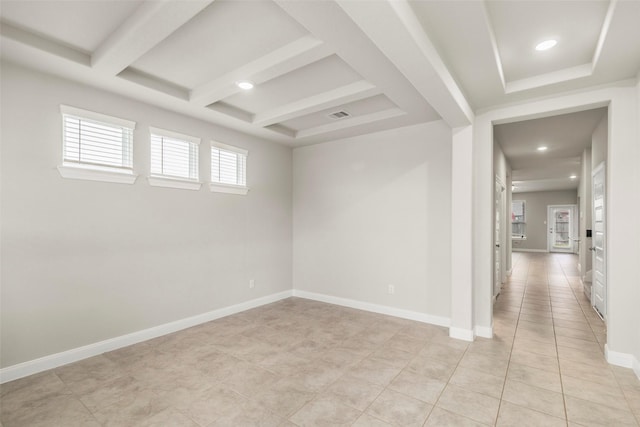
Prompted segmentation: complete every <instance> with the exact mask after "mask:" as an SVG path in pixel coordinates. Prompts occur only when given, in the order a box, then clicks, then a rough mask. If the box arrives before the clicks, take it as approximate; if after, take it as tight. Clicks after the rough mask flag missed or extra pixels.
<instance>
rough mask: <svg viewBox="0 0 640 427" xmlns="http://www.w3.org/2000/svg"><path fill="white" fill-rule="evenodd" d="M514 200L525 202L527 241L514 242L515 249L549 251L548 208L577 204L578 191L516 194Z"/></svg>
mask: <svg viewBox="0 0 640 427" xmlns="http://www.w3.org/2000/svg"><path fill="white" fill-rule="evenodd" d="M512 197H513V200H524V201H525V222H526V234H527V238H526V239H525V240H513V249H514V250H516V251H517V250H518V249H533V250H543V251H546V250H547V234H548V231H549V230H548V227H547V224H546V222H547V206H549V205H575V204H577V192H576V190H564V191H535V192H529V193H514V194H513V196H512Z"/></svg>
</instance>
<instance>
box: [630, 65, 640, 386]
mask: <svg viewBox="0 0 640 427" xmlns="http://www.w3.org/2000/svg"><path fill="white" fill-rule="evenodd" d="M636 124H637V129H636V142H640V72H638V77H637V83H636ZM639 164H640V150H636V165H639ZM635 188H636V189H638V188H640V170H639V169H638V168H635ZM635 196H636V201H635V204H636V209H638V210H640V191H636V192H635ZM635 242H636V248H635V253H636V254H638V255H640V227H637V228H636V238H635ZM638 276H640V274H638ZM638 278H640V277H638ZM631 298H632V299H633V301H640V286H636V287H635V295H633V296H632V297H631ZM635 315H636V316H635V320H634V321H633V322H634V324H635V325H640V310H635ZM633 356H634V359H635V360H634V361H633V369H634V371H635V372H636V375H637V376H638V378H640V328H636V336H635V349H634V351H633Z"/></svg>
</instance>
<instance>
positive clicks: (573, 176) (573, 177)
mask: <svg viewBox="0 0 640 427" xmlns="http://www.w3.org/2000/svg"><path fill="white" fill-rule="evenodd" d="M577 177H578V176H577V175H571V176H570V177H569V179H576V178H577Z"/></svg>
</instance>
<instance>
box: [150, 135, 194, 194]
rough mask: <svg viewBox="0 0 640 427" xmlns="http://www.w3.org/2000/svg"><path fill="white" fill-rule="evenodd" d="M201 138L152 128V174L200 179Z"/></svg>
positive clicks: (191, 179) (192, 179)
mask: <svg viewBox="0 0 640 427" xmlns="http://www.w3.org/2000/svg"><path fill="white" fill-rule="evenodd" d="M199 143H200V139H198V138H194V137H191V136H187V135H181V134H178V133H175V132H171V131H166V130H163V129H157V128H151V175H152V176H160V177H167V178H174V179H185V180H190V181H198V179H199V174H198V144H199Z"/></svg>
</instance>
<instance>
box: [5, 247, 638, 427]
mask: <svg viewBox="0 0 640 427" xmlns="http://www.w3.org/2000/svg"><path fill="white" fill-rule="evenodd" d="M495 333H496V337H495V338H494V339H493V340H487V339H477V340H476V341H475V342H473V343H471V344H468V343H465V342H462V341H457V340H453V339H450V338H448V337H447V330H446V329H445V328H441V327H436V326H430V325H425V324H420V323H417V322H412V321H407V320H401V319H397V318H391V317H387V316H382V315H377V314H372V313H367V312H362V311H358V310H352V309H348V308H343V307H337V306H332V305H329V304H323V303H318V302H313V301H307V300H302V299H296V298H292V299H288V300H284V301H281V302H278V303H275V304H271V305H268V306H264V307H261V308H258V309H254V310H250V311H247V312H244V313H240V314H237V315H234V316H230V317H226V318H223V319H219V320H217V321H214V322H210V323H207V324H204V325H201V326H198V327H195V328H191V329H188V330H185V331H182V332H179V333H175V334H172V335H169V336H165V337H161V338H158V339H155V340H152V341H148V342H145V343H142V344H138V345H135V346H132V347H128V348H124V349H121V350H117V351H114V352H111V353H106V354H104V355H101V356H97V357H93V358H91V359H87V360H84V361H81V362H78V363H74V364H71V365H67V366H64V367H61V368H58V369H54V370H52V371H48V372H43V373H41V374H37V375H34V376H31V377H28V378H24V379H21V380H17V381H14V382H11V383H7V384H5V385H3V386H2V387H1V393H2V406H1V409H2V414H1V420H2V426H4V427H10V426H64V427H72V426H83V427H84V426H99V425H105V426H128V425H135V426H163V427H164V426H194V427H197V426H212V427H213V426H233V427H236V426H253V425H259V426H278V425H281V426H316V425H317V426H333V425H345V426H349V425H352V426H386V425H403V426H422V425H424V426H480V425H499V426H545V427H546V426H556V425H558V426H567V425H570V426H578V425H586V426H588V425H605V426H613V425H616V426H618V425H636V426H637V425H638V420H640V381H638V379H637V378H636V377H635V376H634V374H633V373H632V371H631V370H628V369H622V368H616V367H611V366H609V365H608V364H607V363H606V362H605V361H604V357H603V355H602V345H603V343H604V341H605V328H604V326H603V323H602V322H601V321H600V319H599V318H598V317H597V316H596V315H595V314H594V312H593V311H592V310H591V309H590V308H589V305H588V302H587V300H586V299H585V298H584V297H583V295H582V293H581V287H580V284H579V280H578V278H577V271H576V268H575V256H571V255H548V254H533V255H531V254H514V270H513V275H512V276H511V278H510V280H509V283H507V284H506V285H505V286H504V288H503V292H502V294H501V296H500V298H499V299H498V302H497V303H496V305H495ZM567 420H568V421H567Z"/></svg>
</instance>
